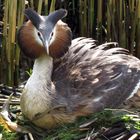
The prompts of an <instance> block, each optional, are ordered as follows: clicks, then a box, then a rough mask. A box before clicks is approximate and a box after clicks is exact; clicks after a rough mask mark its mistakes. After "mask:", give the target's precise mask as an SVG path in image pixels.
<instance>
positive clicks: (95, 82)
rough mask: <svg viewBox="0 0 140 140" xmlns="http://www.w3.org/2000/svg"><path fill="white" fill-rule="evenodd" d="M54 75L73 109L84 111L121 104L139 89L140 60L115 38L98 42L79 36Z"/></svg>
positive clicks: (57, 89) (60, 92)
mask: <svg viewBox="0 0 140 140" xmlns="http://www.w3.org/2000/svg"><path fill="white" fill-rule="evenodd" d="M52 79H53V82H54V85H55V87H56V92H57V94H58V95H59V96H62V97H63V99H64V100H65V101H66V102H67V104H68V106H69V108H70V110H72V111H73V112H76V113H77V114H80V115H81V114H83V115H84V114H87V113H91V112H95V111H98V110H100V109H103V108H105V107H118V105H119V104H121V103H122V102H123V101H124V100H125V99H126V98H128V97H130V96H131V95H132V94H133V93H134V92H136V91H137V89H138V87H139V84H140V61H139V60H138V59H137V58H135V57H133V56H131V55H130V54H129V52H128V51H127V50H125V49H123V48H119V47H117V43H115V42H114V43H105V44H102V45H99V46H98V45H97V42H96V41H95V40H93V39H90V38H77V39H75V40H73V41H72V45H71V46H70V48H69V52H68V53H67V54H66V55H65V56H64V57H63V58H62V59H61V61H60V62H59V65H58V66H57V67H56V68H55V69H54V72H53V76H52Z"/></svg>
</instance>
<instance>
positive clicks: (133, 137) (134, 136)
mask: <svg viewBox="0 0 140 140" xmlns="http://www.w3.org/2000/svg"><path fill="white" fill-rule="evenodd" d="M137 137H138V134H137V133H135V134H133V135H132V136H131V137H130V138H129V139H128V140H135V139H136V138H137Z"/></svg>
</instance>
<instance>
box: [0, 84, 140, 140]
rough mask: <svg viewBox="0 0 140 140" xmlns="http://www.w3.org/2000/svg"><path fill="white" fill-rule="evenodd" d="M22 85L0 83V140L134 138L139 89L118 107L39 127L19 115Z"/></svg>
mask: <svg viewBox="0 0 140 140" xmlns="http://www.w3.org/2000/svg"><path fill="white" fill-rule="evenodd" d="M23 86H24V85H22V86H20V87H18V88H12V87H7V86H4V85H0V110H1V116H0V140H1V139H2V140H138V139H140V92H138V94H136V95H135V96H134V97H133V98H131V99H130V100H128V101H127V102H125V103H124V104H123V105H122V106H121V108H120V109H105V110H104V111H102V112H99V113H95V114H92V115H90V116H87V117H80V118H79V119H78V120H77V121H76V122H75V123H72V124H67V125H62V126H60V127H59V128H56V129H52V130H43V129H40V128H37V127H36V126H34V125H33V124H31V123H30V122H29V121H28V120H26V119H25V118H23V115H22V113H21V110H20V106H19V100H20V95H21V92H22V88H23Z"/></svg>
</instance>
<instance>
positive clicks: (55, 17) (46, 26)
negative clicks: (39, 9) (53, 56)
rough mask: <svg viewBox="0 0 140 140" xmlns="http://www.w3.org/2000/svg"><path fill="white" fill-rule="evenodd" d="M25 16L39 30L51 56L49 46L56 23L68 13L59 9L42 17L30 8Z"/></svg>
mask: <svg viewBox="0 0 140 140" xmlns="http://www.w3.org/2000/svg"><path fill="white" fill-rule="evenodd" d="M25 15H26V16H27V17H28V18H29V19H30V20H31V22H32V23H33V25H34V26H35V27H36V29H37V30H38V35H39V37H40V39H41V40H42V43H43V45H44V47H45V48H46V51H47V54H48V55H49V45H50V41H51V38H52V36H53V29H54V27H55V25H56V23H57V22H58V21H59V20H60V19H62V18H63V17H65V16H66V15H67V11H66V10H64V9H59V10H56V11H54V12H52V13H50V14H49V15H48V16H41V15H39V14H37V13H36V12H35V11H33V10H32V9H30V8H29V9H26V10H25Z"/></svg>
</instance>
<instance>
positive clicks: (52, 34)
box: [50, 32, 53, 40]
mask: <svg viewBox="0 0 140 140" xmlns="http://www.w3.org/2000/svg"><path fill="white" fill-rule="evenodd" d="M52 37H53V32H52V33H51V35H50V40H51V39H52Z"/></svg>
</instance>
